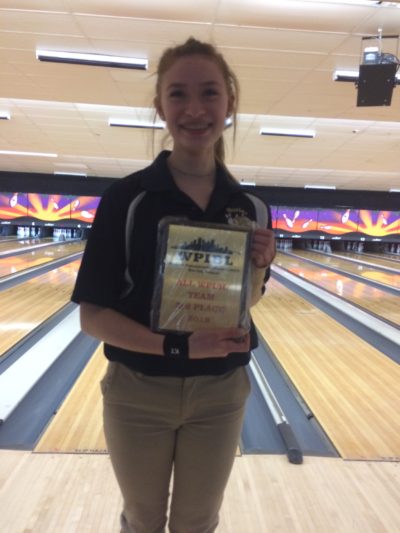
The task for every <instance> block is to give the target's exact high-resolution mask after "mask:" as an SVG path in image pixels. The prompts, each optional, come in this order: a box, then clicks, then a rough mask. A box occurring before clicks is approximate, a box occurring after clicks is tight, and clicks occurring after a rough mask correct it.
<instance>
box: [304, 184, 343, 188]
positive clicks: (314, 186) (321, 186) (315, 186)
mask: <svg viewBox="0 0 400 533" xmlns="http://www.w3.org/2000/svg"><path fill="white" fill-rule="evenodd" d="M304 188H305V189H336V185H304Z"/></svg>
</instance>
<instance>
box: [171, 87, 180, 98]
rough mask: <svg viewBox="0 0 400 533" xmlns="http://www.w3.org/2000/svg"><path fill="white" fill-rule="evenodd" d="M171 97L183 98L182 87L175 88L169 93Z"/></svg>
mask: <svg viewBox="0 0 400 533" xmlns="http://www.w3.org/2000/svg"><path fill="white" fill-rule="evenodd" d="M168 96H169V97H170V98H183V96H184V92H183V91H182V90H181V89H174V90H173V91H171V92H170V93H169V95H168Z"/></svg>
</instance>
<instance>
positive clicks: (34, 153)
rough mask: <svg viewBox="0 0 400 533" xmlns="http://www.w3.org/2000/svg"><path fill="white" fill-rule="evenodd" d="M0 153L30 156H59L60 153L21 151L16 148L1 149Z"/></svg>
mask: <svg viewBox="0 0 400 533" xmlns="http://www.w3.org/2000/svg"><path fill="white" fill-rule="evenodd" d="M0 155H24V156H25V155H26V156H30V157H58V154H50V153H45V152H19V151H16V150H0Z"/></svg>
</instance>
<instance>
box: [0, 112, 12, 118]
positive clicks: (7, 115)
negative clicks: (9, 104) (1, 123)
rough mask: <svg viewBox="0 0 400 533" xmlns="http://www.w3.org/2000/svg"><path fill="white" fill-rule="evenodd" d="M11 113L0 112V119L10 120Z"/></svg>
mask: <svg viewBox="0 0 400 533" xmlns="http://www.w3.org/2000/svg"><path fill="white" fill-rule="evenodd" d="M10 118H11V115H10V113H8V112H7V111H5V112H3V111H2V112H1V113H0V120H10Z"/></svg>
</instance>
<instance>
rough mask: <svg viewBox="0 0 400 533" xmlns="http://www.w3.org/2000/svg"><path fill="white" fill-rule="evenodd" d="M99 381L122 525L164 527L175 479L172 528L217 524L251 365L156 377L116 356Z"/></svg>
mask: <svg viewBox="0 0 400 533" xmlns="http://www.w3.org/2000/svg"><path fill="white" fill-rule="evenodd" d="M101 387H102V392H103V398H104V431H105V436H106V441H107V446H108V450H109V452H110V456H111V461H112V465H113V468H114V471H115V475H116V477H117V481H118V483H119V486H120V489H121V492H122V495H123V499H124V509H123V513H122V516H121V523H122V531H123V532H124V533H128V532H129V533H163V532H165V527H166V523H167V511H168V498H169V489H170V487H171V491H172V495H171V501H170V512H169V524H168V525H169V530H170V532H171V533H212V532H213V531H215V529H216V527H217V524H218V512H219V509H220V506H221V503H222V498H223V493H224V489H225V486H226V483H227V481H228V478H229V474H230V472H231V469H232V465H233V461H234V458H235V454H236V450H237V445H238V441H239V437H240V431H241V427H242V422H243V416H244V408H245V402H246V399H247V397H248V395H249V392H250V382H249V378H248V376H247V372H246V369H245V368H244V367H240V368H238V369H236V370H233V371H231V372H228V373H227V374H224V375H222V376H197V377H190V378H177V377H151V376H145V375H143V374H141V373H139V372H135V371H132V370H130V369H129V368H127V367H126V366H124V365H122V364H120V363H110V364H109V367H108V370H107V373H106V376H105V377H104V379H103V381H102V383H101ZM171 477H172V479H173V482H172V484H171Z"/></svg>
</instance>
